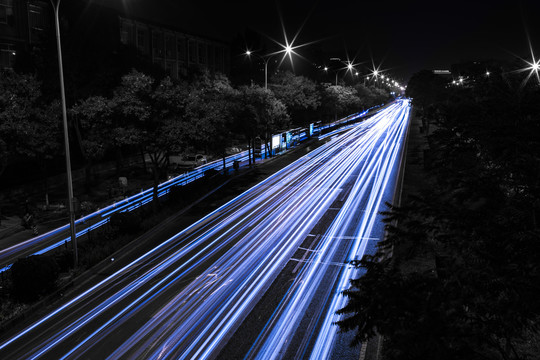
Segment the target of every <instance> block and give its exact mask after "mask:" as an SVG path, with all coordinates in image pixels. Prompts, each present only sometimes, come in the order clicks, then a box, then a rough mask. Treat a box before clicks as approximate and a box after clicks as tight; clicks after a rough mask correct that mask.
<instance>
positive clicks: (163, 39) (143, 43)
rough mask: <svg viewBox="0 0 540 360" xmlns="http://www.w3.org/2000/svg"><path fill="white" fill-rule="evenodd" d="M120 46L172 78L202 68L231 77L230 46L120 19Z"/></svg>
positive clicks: (149, 24) (156, 26)
mask: <svg viewBox="0 0 540 360" xmlns="http://www.w3.org/2000/svg"><path fill="white" fill-rule="evenodd" d="M119 27H120V42H121V43H122V44H124V45H128V46H129V45H131V46H133V47H135V48H136V49H137V54H139V55H140V56H143V57H145V58H147V59H149V60H150V61H151V62H152V63H153V64H156V65H159V66H160V67H161V68H163V69H165V70H166V72H167V73H168V74H169V75H170V76H171V77H173V78H178V77H179V76H186V75H187V74H188V71H189V69H191V68H193V67H199V68H203V69H208V70H210V71H212V72H214V71H215V72H221V73H224V74H229V72H230V46H229V45H226V44H224V43H222V42H219V41H216V40H211V39H208V38H204V37H200V36H196V35H192V34H188V33H186V32H183V31H179V30H175V29H174V28H171V27H164V26H160V25H157V24H152V23H149V22H145V21H143V20H138V19H137V20H135V19H129V18H126V17H123V16H119Z"/></svg>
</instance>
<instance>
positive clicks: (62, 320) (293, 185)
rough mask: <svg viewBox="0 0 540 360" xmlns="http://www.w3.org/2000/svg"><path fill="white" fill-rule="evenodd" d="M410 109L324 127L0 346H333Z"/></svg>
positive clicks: (83, 351)
mask: <svg viewBox="0 0 540 360" xmlns="http://www.w3.org/2000/svg"><path fill="white" fill-rule="evenodd" d="M408 112H409V107H408V101H407V100H402V101H397V102H396V103H395V104H393V105H391V106H389V107H388V108H386V109H385V110H384V111H381V112H380V113H378V114H377V115H375V116H373V117H371V118H370V119H368V120H366V121H364V122H362V123H360V124H358V126H355V127H352V128H350V129H348V130H347V131H344V132H342V133H340V134H336V135H333V136H332V137H329V138H328V142H327V143H325V144H324V145H322V146H320V147H318V148H317V149H315V150H313V151H312V152H310V153H308V154H307V155H305V156H303V157H302V158H300V159H299V160H297V161H296V162H294V163H292V164H291V165H289V166H288V167H286V168H284V169H283V170H281V171H279V172H277V173H275V174H274V175H272V176H270V177H269V178H267V179H266V180H264V181H262V182H261V183H259V184H258V185H256V186H254V187H253V188H251V189H249V190H248V191H246V192H244V193H243V194H241V195H239V196H238V197H236V198H234V199H233V200H231V201H229V202H228V203H226V204H225V205H223V206H221V207H220V208H218V209H216V210H215V211H213V212H211V213H209V214H208V215H206V216H205V217H203V218H202V219H200V220H199V221H197V222H195V223H194V224H192V225H191V226H189V227H187V228H185V229H183V230H181V231H179V232H178V233H177V234H176V235H175V236H173V237H171V238H169V239H168V240H167V241H165V242H163V243H162V244H161V245H159V246H157V247H155V248H153V249H152V250H150V251H148V252H147V253H145V254H144V255H142V256H141V257H139V258H137V259H135V260H133V261H131V262H130V263H126V264H123V266H122V267H121V268H120V269H118V270H116V271H114V272H113V273H110V274H109V273H104V274H103V279H102V280H101V281H99V282H95V283H94V284H93V285H92V286H90V287H88V288H87V289H86V290H85V291H83V292H81V293H80V294H77V295H73V296H71V297H70V298H68V299H66V300H65V302H63V303H62V304H60V305H58V306H57V307H56V308H54V309H51V311H48V312H47V313H46V314H44V316H43V317H41V318H39V319H36V320H32V321H31V322H29V323H27V324H24V326H21V328H16V329H13V330H12V331H10V332H8V333H6V334H4V335H3V337H2V338H0V358H2V359H18V358H21V359H34V358H47V359H49V358H50V359H71V358H73V359H74V358H92V359H117V358H141V359H148V358H152V359H213V358H230V356H232V355H230V354H233V353H234V354H240V356H241V357H246V358H256V359H263V358H268V359H270V358H271V359H274V358H309V357H311V358H314V359H322V358H330V357H332V356H333V355H332V354H335V353H336V351H341V350H339V346H336V344H339V336H338V335H337V332H336V330H337V329H336V327H335V326H333V325H332V322H333V321H335V320H336V318H335V315H334V313H335V310H337V309H338V308H339V307H341V306H342V305H343V301H344V299H343V297H342V296H341V295H340V291H341V290H342V289H345V288H346V286H347V282H348V279H350V278H351V277H353V276H357V275H358V274H356V273H355V271H356V270H355V269H354V268H353V267H351V266H349V265H348V264H347V261H348V260H351V259H359V258H361V256H362V254H363V253H364V252H365V251H366V249H367V251H369V250H370V249H372V248H373V246H374V243H376V240H377V238H379V237H380V236H381V234H380V232H381V230H380V226H378V225H377V224H378V222H377V221H376V219H377V218H378V215H377V213H378V210H379V209H381V206H382V205H381V204H382V203H383V202H384V201H388V200H390V199H391V196H392V194H393V184H394V181H395V177H396V175H397V171H396V169H397V166H398V155H399V152H400V149H401V147H402V143H403V138H404V133H405V129H406V125H407V121H408ZM374 229H376V230H377V231H376V232H377V236H374V235H373V230H374ZM283 274H286V276H284V275H283ZM282 281H285V283H286V284H287V286H284V285H283V284H282ZM273 294H280V295H276V296H273ZM265 304H266V305H265ZM268 304H276V306H273V305H272V306H268ZM259 309H263V310H264V311H261V316H258V314H257V311H258V310H259ZM258 318H260V320H259V321H247V320H249V319H258ZM308 318H309V319H312V320H306V319H308ZM244 333H247V334H249V336H243V335H242V334H244ZM291 344H294V345H293V346H291ZM234 356H237V355H234Z"/></svg>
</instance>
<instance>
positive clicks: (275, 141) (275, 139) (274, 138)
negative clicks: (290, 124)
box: [272, 135, 281, 149]
mask: <svg viewBox="0 0 540 360" xmlns="http://www.w3.org/2000/svg"><path fill="white" fill-rule="evenodd" d="M280 143H281V135H273V136H272V149H277V148H278V147H279V144H280Z"/></svg>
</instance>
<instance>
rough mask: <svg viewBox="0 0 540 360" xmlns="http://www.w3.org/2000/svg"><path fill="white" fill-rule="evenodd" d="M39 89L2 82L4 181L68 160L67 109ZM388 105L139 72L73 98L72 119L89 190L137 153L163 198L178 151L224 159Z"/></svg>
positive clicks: (13, 79)
mask: <svg viewBox="0 0 540 360" xmlns="http://www.w3.org/2000/svg"><path fill="white" fill-rule="evenodd" d="M109 81H110V80H109ZM41 88H42V85H41V83H40V82H38V81H37V80H36V77H35V76H33V75H27V74H18V73H16V72H12V71H6V72H4V73H2V76H1V77H0V90H1V93H0V104H1V107H0V152H1V156H0V159H2V160H1V162H0V179H1V176H2V173H3V172H4V170H5V169H6V168H7V167H9V166H10V165H13V164H17V163H18V162H21V161H23V162H24V161H26V162H29V163H36V164H40V165H42V167H43V169H42V173H41V176H40V177H41V178H43V179H46V177H47V175H50V174H47V173H46V164H47V161H46V160H54V159H60V158H61V157H62V156H63V154H62V149H63V147H62V145H61V144H62V133H61V127H60V125H61V118H60V113H61V112H60V111H59V105H58V103H57V102H56V101H52V102H51V101H50V94H42V93H41ZM45 95H47V96H45ZM388 99H389V95H388V93H387V92H385V91H384V90H381V89H375V88H367V87H364V86H363V85H361V84H358V85H356V87H347V86H331V85H329V84H316V83H315V82H313V81H312V80H310V79H308V78H305V77H303V76H298V75H294V74H292V73H290V72H278V73H277V74H276V75H275V76H274V77H273V78H272V79H271V81H270V89H268V90H266V89H263V88H261V87H260V86H239V87H234V86H233V85H232V84H231V83H230V81H229V79H228V78H227V77H226V76H225V75H222V74H219V73H216V74H211V73H208V72H200V73H199V74H198V75H197V76H194V77H192V78H191V79H190V80H173V79H171V78H169V77H161V78H155V77H153V76H150V75H147V74H145V73H143V72H140V71H137V70H132V71H130V72H129V73H127V74H125V75H124V76H122V77H121V79H120V80H119V82H118V84H117V85H116V86H115V87H114V89H112V91H108V92H107V93H106V94H104V95H102V94H99V95H91V96H88V97H85V98H82V99H78V100H74V101H73V104H72V105H70V106H69V110H68V111H69V114H68V115H69V116H68V121H69V123H70V135H71V141H72V142H73V143H74V145H75V149H76V150H77V152H76V155H77V154H78V156H79V157H80V158H81V159H82V161H80V162H79V164H78V165H79V166H81V165H82V166H84V167H85V169H86V183H87V186H88V187H90V185H91V184H92V182H93V172H92V168H93V166H94V165H95V164H96V163H98V162H100V161H103V160H104V159H107V158H111V157H113V158H115V159H116V164H117V170H118V172H119V171H120V169H121V167H122V162H123V160H122V159H123V158H124V157H125V155H132V154H134V153H137V152H138V153H139V154H140V156H141V157H143V158H144V159H146V160H147V161H144V163H145V164H146V162H148V163H149V166H151V168H152V173H153V178H154V184H155V186H154V189H155V191H154V195H155V196H157V185H158V184H159V181H160V179H161V178H162V177H163V176H165V175H166V169H167V165H168V159H169V155H170V154H183V153H189V152H193V151H203V152H205V153H206V154H209V155H213V156H216V157H222V158H223V159H224V158H225V150H226V148H227V147H228V146H231V140H232V139H236V140H240V141H242V142H244V143H246V144H249V147H250V148H252V147H253V143H254V139H255V138H257V137H260V138H261V139H263V140H264V142H265V143H266V144H267V148H268V143H269V141H270V137H271V135H272V134H273V133H274V132H276V131H279V130H284V129H289V128H290V127H291V126H307V125H308V124H309V123H311V122H316V121H320V120H324V121H331V120H332V119H333V118H334V116H335V115H340V116H341V115H346V114H350V113H353V112H357V111H361V110H362V109H363V108H366V107H369V106H372V105H375V104H380V103H383V102H385V101H387V100H388ZM68 105H69V104H68ZM250 161H251V158H250ZM76 166H77V164H76Z"/></svg>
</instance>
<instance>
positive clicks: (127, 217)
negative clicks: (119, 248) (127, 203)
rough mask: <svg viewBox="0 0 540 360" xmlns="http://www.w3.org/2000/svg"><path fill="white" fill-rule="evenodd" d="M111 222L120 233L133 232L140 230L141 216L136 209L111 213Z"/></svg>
mask: <svg viewBox="0 0 540 360" xmlns="http://www.w3.org/2000/svg"><path fill="white" fill-rule="evenodd" d="M109 222H110V224H111V227H112V228H113V229H114V230H115V231H117V232H118V233H119V234H133V233H136V232H138V231H139V230H140V225H141V218H140V216H139V214H138V213H136V212H134V211H131V212H121V213H116V214H113V215H111V219H110V221H109Z"/></svg>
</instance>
